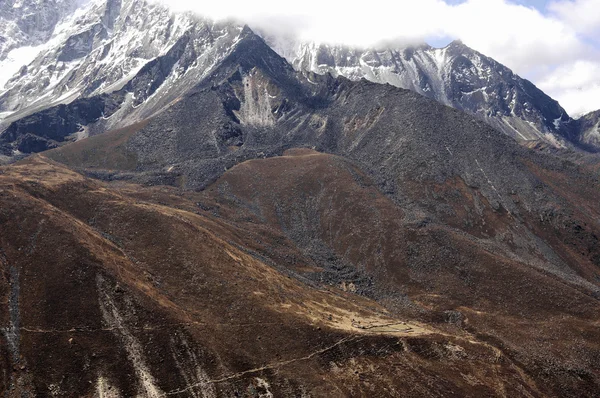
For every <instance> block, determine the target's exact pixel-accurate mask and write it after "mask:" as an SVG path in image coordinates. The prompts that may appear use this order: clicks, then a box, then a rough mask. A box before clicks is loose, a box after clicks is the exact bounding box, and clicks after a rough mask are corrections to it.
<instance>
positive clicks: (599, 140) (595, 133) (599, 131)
mask: <svg viewBox="0 0 600 398" xmlns="http://www.w3.org/2000/svg"><path fill="white" fill-rule="evenodd" d="M577 123H578V129H577V130H578V131H579V134H580V137H581V138H580V139H581V141H582V142H584V143H586V144H588V145H590V146H594V147H599V146H600V110H597V111H595V112H590V113H588V114H587V115H584V116H582V117H580V118H579V119H577Z"/></svg>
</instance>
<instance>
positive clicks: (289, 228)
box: [0, 33, 600, 397]
mask: <svg viewBox="0 0 600 398" xmlns="http://www.w3.org/2000/svg"><path fill="white" fill-rule="evenodd" d="M1 172H2V174H0V183H1V184H2V187H3V190H2V191H3V192H4V194H3V196H1V197H0V199H1V200H2V202H3V204H2V206H1V207H0V208H1V209H2V212H1V213H0V214H1V217H2V218H0V221H1V222H0V228H1V229H2V231H1V232H2V233H1V234H0V239H2V240H1V241H0V242H1V243H0V244H1V247H2V250H3V251H2V261H3V266H4V269H5V270H6V271H5V272H4V274H3V278H4V279H3V281H4V282H3V284H1V285H0V286H2V288H1V289H2V290H0V292H2V297H4V298H3V300H2V302H4V303H5V305H4V306H3V307H1V308H2V311H1V312H0V315H1V317H0V319H2V320H3V321H2V322H3V327H4V331H5V333H4V334H3V335H2V338H3V339H4V341H5V344H3V345H2V347H6V348H5V349H4V353H3V356H2V358H3V361H4V362H3V364H4V365H2V366H3V368H5V369H7V371H6V372H4V373H3V374H4V375H6V376H5V377H4V379H3V381H2V383H3V384H2V386H3V387H1V388H3V389H4V390H8V391H10V392H11V393H12V392H21V391H27V392H30V393H31V394H32V395H36V394H38V395H39V394H43V393H44V392H46V391H51V392H53V391H54V392H55V393H57V391H58V392H62V393H63V394H66V395H86V394H87V395H94V394H96V395H102V394H105V393H108V392H111V393H112V394H114V395H115V396H131V395H136V394H139V395H142V396H168V395H180V396H204V397H207V396H235V395H236V394H237V395H241V396H244V395H246V396H254V397H259V396H265V395H266V396H269V394H272V395H273V396H298V395H300V396H302V395H304V396H339V397H345V396H415V397H423V396H443V395H457V396H506V395H509V396H540V397H542V396H556V397H592V396H594V394H595V391H597V390H598V388H599V386H600V369H599V368H598V363H599V362H598V358H599V356H600V346H598V341H600V336H599V335H598V328H597V324H598V322H599V321H600V320H599V318H598V314H599V312H598V308H599V300H600V283H599V277H600V273H599V267H600V252H599V250H600V249H599V245H598V236H600V224H599V222H598V220H599V219H600V208H599V206H598V201H597V195H598V190H599V188H600V181H599V180H598V174H597V172H594V171H593V170H590V169H587V168H585V167H582V166H578V165H577V164H575V163H573V162H571V161H569V160H566V159H564V158H557V157H554V156H553V155H550V154H543V153H539V152H536V151H531V150H529V149H527V148H525V147H522V146H520V145H518V144H517V143H516V142H515V141H514V140H513V139H511V138H510V137H507V136H505V135H502V134H498V133H497V131H495V130H493V129H492V128H491V127H489V126H488V125H487V124H485V123H483V122H481V121H478V120H476V119H474V118H472V117H470V116H468V115H466V114H465V113H463V112H460V111H458V110H456V109H452V108H449V107H446V106H443V105H441V104H439V103H438V102H436V101H434V100H431V99H428V98H426V97H423V96H421V95H419V94H416V93H414V92H411V91H408V90H403V89H399V88H396V87H393V86H390V85H381V84H374V83H370V82H367V81H364V80H362V81H357V82H355V81H351V80H348V79H345V78H341V77H340V78H333V77H331V76H321V75H318V74H312V73H308V74H303V73H298V72H296V71H295V70H294V69H293V68H292V67H291V66H290V65H289V64H288V63H287V62H286V61H285V60H284V59H283V58H281V57H280V56H278V55H277V54H276V53H274V52H273V51H272V50H271V49H270V48H269V47H268V46H267V45H266V44H265V43H264V41H263V40H262V39H260V38H259V37H257V36H256V35H253V34H250V33H248V34H247V35H244V36H243V37H242V38H240V40H239V42H238V43H237V44H236V46H235V48H234V49H233V50H232V51H231V52H230V53H229V54H228V55H227V56H226V57H225V58H224V59H223V60H222V62H221V63H220V64H219V65H218V66H217V67H216V68H215V69H214V70H213V71H212V73H210V75H209V76H207V77H206V79H204V80H203V81H201V82H200V83H199V84H198V85H197V86H195V87H194V88H193V89H192V90H191V91H190V92H189V93H187V94H186V95H184V96H182V97H181V98H180V99H179V100H178V101H176V103H174V104H172V105H171V106H170V107H169V108H168V109H167V110H165V111H164V112H161V113H159V114H157V115H156V116H154V117H152V118H149V119H147V120H143V121H141V122H139V123H136V124H133V125H130V126H127V127H125V128H121V129H118V130H114V131H111V132H107V133H105V134H100V135H96V136H93V137H89V138H86V139H83V140H79V141H77V142H75V143H72V144H69V145H65V146H62V147H60V148H57V149H54V150H52V151H49V152H46V153H44V154H43V155H37V156H34V157H30V158H29V159H26V160H23V161H21V162H19V163H17V164H15V165H12V166H7V167H4V168H3V169H1ZM48 314H52V316H49V315H48ZM39 347H43V349H40V348H39ZM53 360H55V362H57V363H59V364H61V365H60V366H58V367H54V366H50V365H51V362H50V361H53ZM82 368H83V369H86V372H85V374H82V372H81V369H82ZM49 369H53V370H51V371H50V370H49ZM65 375H67V376H65Z"/></svg>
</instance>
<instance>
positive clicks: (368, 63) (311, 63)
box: [273, 40, 572, 147]
mask: <svg viewBox="0 0 600 398" xmlns="http://www.w3.org/2000/svg"><path fill="white" fill-rule="evenodd" d="M279 43H285V42H281V41H275V40H273V47H274V49H275V50H276V51H278V52H279V53H280V54H281V55H282V56H284V57H286V58H287V59H288V60H289V61H290V63H291V64H292V65H293V66H294V67H295V68H296V69H298V70H308V71H312V72H316V73H319V74H324V73H331V74H333V75H334V76H344V77H347V78H349V79H351V80H358V79H363V78H364V79H367V80H369V81H372V82H376V83H382V84H385V83H387V84H391V85H393V86H396V87H401V88H405V89H409V90H412V91H415V92H417V93H419V94H422V95H424V96H426V97H429V98H433V99H435V100H437V101H439V102H441V103H442V104H445V105H449V106H452V107H454V108H456V109H460V110H462V111H464V112H467V113H469V114H471V115H474V116H476V117H477V118H479V119H481V120H484V121H485V122H487V123H488V124H490V125H491V126H493V127H495V128H497V129H498V130H500V131H502V132H504V133H505V134H507V135H509V136H511V137H513V138H515V139H516V140H518V141H542V142H545V143H549V144H551V145H553V146H556V147H562V146H565V145H568V143H569V141H570V139H571V137H570V134H569V132H570V129H571V127H570V123H571V122H572V121H571V119H570V117H569V115H568V114H567V112H566V111H565V110H564V109H563V108H562V107H561V106H560V105H559V104H558V103H557V102H556V101H555V100H553V99H552V98H550V97H548V96H547V95H546V94H544V93H543V92H542V91H541V90H539V89H538V88H537V87H535V86H534V85H533V84H532V83H531V82H529V81H527V80H525V79H522V78H520V77H519V76H517V75H515V74H514V73H513V72H512V71H511V70H510V69H508V68H507V67H505V66H504V65H502V64H500V63H498V62H496V61H494V60H493V59H491V58H489V57H486V56H485V55H483V54H481V53H479V52H477V51H475V50H473V49H471V48H469V47H467V46H466V45H464V44H463V43H462V42H460V41H454V42H452V43H450V44H449V45H448V46H446V47H444V48H433V47H430V46H428V45H421V46H414V47H408V48H403V49H397V50H396V49H383V50H374V49H369V50H360V49H355V48H349V47H344V46H331V45H327V44H318V43H302V44H291V45H290V44H289V43H288V44H279Z"/></svg>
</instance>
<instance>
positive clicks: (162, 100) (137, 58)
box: [0, 0, 597, 158]
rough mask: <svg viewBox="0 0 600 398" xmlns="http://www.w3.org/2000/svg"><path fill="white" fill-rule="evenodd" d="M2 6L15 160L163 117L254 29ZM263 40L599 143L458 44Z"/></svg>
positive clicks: (1, 114) (84, 5) (301, 56)
mask: <svg viewBox="0 0 600 398" xmlns="http://www.w3.org/2000/svg"><path fill="white" fill-rule="evenodd" d="M0 11H1V14H0V70H2V71H3V73H2V78H0V134H1V135H0V156H2V155H4V156H8V157H9V158H11V157H13V155H15V154H16V155H20V154H21V153H31V152H38V151H42V150H45V149H48V148H52V147H55V146H58V145H60V144H61V143H62V142H63V141H65V140H77V139H80V138H83V137H86V136H88V135H94V134H97V133H102V132H105V131H108V130H112V129H115V128H120V127H125V126H127V125H130V124H132V123H136V122H139V121H141V120H145V119H148V118H149V117H151V116H153V115H156V114H157V113H159V112H160V111H161V110H164V109H166V108H168V107H169V106H170V105H171V104H173V103H174V102H176V101H178V100H179V99H180V98H181V97H182V96H184V95H185V94H186V93H188V92H189V91H190V90H192V89H193V88H194V87H196V86H197V85H199V84H200V83H201V82H202V81H204V80H205V79H206V78H207V77H208V76H210V74H211V73H212V71H214V70H215V68H216V67H218V66H219V65H220V63H221V62H222V61H223V60H224V59H226V57H227V56H228V54H231V52H232V51H233V50H234V49H235V46H236V43H238V42H239V41H240V40H242V39H243V37H245V36H247V35H254V33H253V32H252V31H251V30H250V29H249V28H244V27H243V26H241V25H238V24H235V23H215V22H213V21H210V20H207V19H203V18H201V17H198V16H197V15H194V14H191V13H173V12H171V11H170V10H169V9H168V8H167V7H166V6H164V5H161V4H159V3H157V2H149V1H147V0H10V1H6V2H3V3H2V4H0ZM265 39H266V41H267V42H268V43H269V44H270V46H271V47H272V48H273V49H275V50H276V51H277V52H278V53H279V54H280V55H281V56H283V57H284V58H286V59H287V60H288V61H289V63H290V64H292V66H293V67H294V68H295V69H296V70H299V71H301V73H305V72H316V73H319V74H325V73H331V74H332V75H334V76H344V77H346V78H349V79H351V80H359V79H361V78H366V79H367V80H370V81H373V82H376V83H389V84H391V85H394V86H397V87H402V88H406V89H410V90H412V91H415V92H417V93H419V94H422V95H424V96H427V97H430V98H433V99H435V100H437V101H439V102H441V103H443V104H446V105H449V106H452V107H455V108H457V109H460V110H462V111H465V112H467V113H470V114H472V115H475V116H477V117H478V118H480V119H482V120H484V121H486V122H487V123H488V124H490V125H492V126H494V127H496V128H497V129H498V130H500V131H502V132H504V133H506V134H507V135H509V136H511V137H514V138H515V139H517V140H519V141H523V142H528V143H531V142H536V143H537V142H542V143H545V144H549V145H551V146H553V147H568V146H571V144H576V145H579V144H580V143H583V144H584V146H586V147H593V146H594V145H596V144H597V142H596V141H594V139H591V138H590V139H586V138H585V137H584V136H590V134H587V135H585V134H582V133H580V132H579V130H580V126H583V124H582V123H578V122H575V121H574V120H572V119H571V118H570V117H569V116H568V115H567V113H566V112H565V111H564V109H563V108H561V107H560V105H559V104H558V103H557V102H556V101H554V100H553V99H552V98H550V97H548V96H547V95H545V94H544V93H543V92H542V91H540V90H539V89H537V88H536V87H535V86H534V85H533V84H532V83H530V82H529V81H527V80H525V79H521V78H520V77H519V76H517V75H515V74H514V73H513V72H512V71H510V70H509V69H508V68H506V67H505V66H503V65H501V64H499V63H498V62H496V61H494V60H493V59H491V58H489V57H486V56H484V55H482V54H480V53H478V52H477V51H474V50H472V49H470V48H469V47H467V46H465V45H464V44H462V43H460V42H453V43H451V44H450V45H448V46H447V47H445V48H433V47H430V46H428V45H421V46H415V47H410V48H404V49H398V50H393V49H386V50H381V51H375V50H359V49H353V48H348V47H341V46H329V45H324V44H315V43H308V44H306V43H305V44H296V43H295V42H293V41H289V40H287V39H286V38H284V37H265ZM582 128H583V127H582ZM581 137H584V138H581ZM590 137H591V136H590Z"/></svg>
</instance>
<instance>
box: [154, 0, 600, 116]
mask: <svg viewBox="0 0 600 398" xmlns="http://www.w3.org/2000/svg"><path fill="white" fill-rule="evenodd" d="M155 1H163V2H164V3H167V4H168V5H170V6H171V7H172V8H174V9H175V10H179V11H181V10H192V11H196V12H198V13H199V14H202V15H205V16H207V17H210V18H213V19H219V20H222V19H236V20H239V21H240V22H245V23H248V24H249V25H250V26H251V27H254V28H258V29H261V30H266V31H270V32H273V33H276V34H280V35H281V34H287V35H293V36H295V37H298V38H300V39H301V40H310V41H320V42H330V43H340V44H347V45H352V46H358V47H370V46H380V45H381V43H396V45H401V44H399V43H402V44H404V43H412V42H420V41H426V40H428V39H434V38H442V37H450V38H459V39H461V40H462V41H463V42H464V43H465V44H467V45H468V46H470V47H472V48H474V49H476V50H478V51H480V52H482V53H484V54H486V55H489V56H491V57H492V58H494V59H496V60H497V61H499V62H501V63H503V64H505V65H507V66H508V67H510V68H511V69H513V70H514V71H515V72H516V73H518V74H520V75H521V76H523V77H526V78H528V79H530V80H532V81H533V82H534V83H537V84H539V85H540V86H541V87H542V88H543V89H545V90H547V91H548V93H549V94H551V95H553V96H554V98H555V99H557V100H558V101H559V102H561V104H563V106H564V107H565V108H566V109H567V111H568V112H570V113H578V112H581V111H582V109H583V110H585V111H588V110H589V111H591V110H594V109H599V108H600V96H597V97H594V94H593V93H595V92H596V91H593V90H592V91H590V93H591V94H587V93H588V91H587V89H586V87H587V86H590V87H591V86H594V85H595V84H597V83H598V82H600V75H599V74H595V75H586V76H588V77H587V78H586V79H587V80H586V81H585V82H584V83H581V82H579V83H577V82H575V80H574V79H566V80H564V79H561V76H563V75H564V74H567V75H569V74H577V73H580V72H579V71H580V70H581V68H582V66H581V65H583V64H581V62H584V63H587V64H589V65H595V67H600V42H598V41H597V39H596V37H597V34H598V33H600V0H573V1H570V0H557V1H554V2H553V3H551V4H550V5H549V7H548V12H547V14H542V13H541V12H540V11H538V10H536V9H535V8H533V7H527V6H523V5H518V4H516V3H513V2H511V1H509V0H466V1H463V2H461V3H459V4H456V2H453V3H454V4H448V3H446V2H445V1H442V0H379V1H371V2H362V3H354V4H353V3H348V2H339V1H323V0H303V1H301V2H281V1H280V0H278V1H275V0H254V1H247V0H246V1H242V0H229V1H226V2H225V1H222V2H218V1H203V2H195V1H194V2H192V1H189V0H155ZM578 93H581V98H582V100H581V101H576V100H575V98H576V97H577V94H578ZM584 105H585V106H584Z"/></svg>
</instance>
